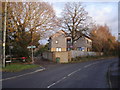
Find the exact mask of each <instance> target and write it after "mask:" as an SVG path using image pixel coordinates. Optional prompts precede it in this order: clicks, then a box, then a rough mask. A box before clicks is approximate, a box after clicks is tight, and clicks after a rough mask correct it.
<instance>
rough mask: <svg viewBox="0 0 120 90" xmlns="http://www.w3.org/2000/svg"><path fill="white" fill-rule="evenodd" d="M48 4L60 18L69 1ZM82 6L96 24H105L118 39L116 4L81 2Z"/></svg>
mask: <svg viewBox="0 0 120 90" xmlns="http://www.w3.org/2000/svg"><path fill="white" fill-rule="evenodd" d="M48 2H49V3H50V4H52V5H53V8H54V10H55V12H56V15H57V16H58V17H61V11H62V10H63V8H64V5H65V3H66V2H69V0H65V1H64V2H51V1H50V0H48ZM82 5H83V6H84V7H85V10H86V11H87V12H88V14H89V16H91V17H92V18H93V20H94V21H95V22H96V24H99V25H104V24H107V25H108V26H109V28H110V31H111V33H112V35H114V36H116V37H118V36H117V35H118V2H82Z"/></svg>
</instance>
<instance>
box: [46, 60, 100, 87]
mask: <svg viewBox="0 0 120 90" xmlns="http://www.w3.org/2000/svg"><path fill="white" fill-rule="evenodd" d="M98 63H100V62H96V63H92V64H88V65H86V66H84V68H87V67H89V66H91V65H94V64H98ZM80 70H82V69H81V68H79V69H78V70H75V71H73V72H71V73H70V74H68V75H67V76H66V77H63V78H62V79H60V80H58V81H56V82H55V83H53V84H51V85H49V86H47V88H50V87H52V86H54V85H55V84H57V83H59V82H60V81H62V80H64V79H65V78H67V77H69V76H71V75H72V74H74V73H76V72H78V71H80Z"/></svg>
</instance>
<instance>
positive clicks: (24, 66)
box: [2, 64, 40, 72]
mask: <svg viewBox="0 0 120 90" xmlns="http://www.w3.org/2000/svg"><path fill="white" fill-rule="evenodd" d="M36 67H40V66H39V65H32V64H10V65H7V66H6V67H5V68H2V71H3V72H18V71H22V70H26V69H31V68H36Z"/></svg>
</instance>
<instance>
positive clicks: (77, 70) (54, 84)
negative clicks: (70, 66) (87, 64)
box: [47, 68, 81, 88]
mask: <svg viewBox="0 0 120 90" xmlns="http://www.w3.org/2000/svg"><path fill="white" fill-rule="evenodd" d="M80 70H81V68H79V69H78V70H75V71H73V72H71V73H70V74H68V75H67V76H66V77H63V78H62V79H60V80H58V81H56V82H55V83H53V84H51V85H49V86H47V88H50V87H52V86H54V85H55V84H57V83H59V82H61V81H62V80H64V79H66V78H67V77H69V76H71V75H72V74H74V73H76V72H78V71H80Z"/></svg>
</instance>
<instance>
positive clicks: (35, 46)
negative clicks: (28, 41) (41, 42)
mask: <svg viewBox="0 0 120 90" xmlns="http://www.w3.org/2000/svg"><path fill="white" fill-rule="evenodd" d="M27 48H36V46H28V47H27Z"/></svg>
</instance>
